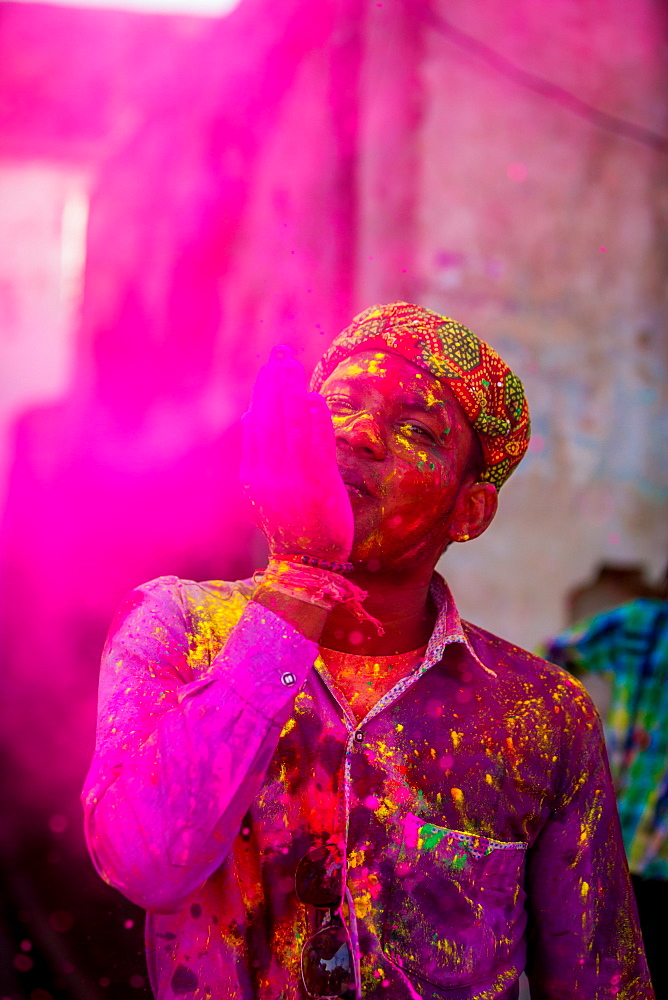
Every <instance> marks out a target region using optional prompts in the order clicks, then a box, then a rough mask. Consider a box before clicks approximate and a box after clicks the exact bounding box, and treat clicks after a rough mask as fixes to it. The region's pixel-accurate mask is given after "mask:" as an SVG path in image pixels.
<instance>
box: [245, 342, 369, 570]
mask: <svg viewBox="0 0 668 1000" xmlns="http://www.w3.org/2000/svg"><path fill="white" fill-rule="evenodd" d="M243 428H244V437H243V457H242V463H241V481H242V483H243V485H244V489H245V491H246V493H247V495H248V497H249V499H250V501H251V503H252V504H253V507H254V510H255V517H256V523H257V524H258V526H259V527H260V528H261V529H262V531H263V532H264V534H265V535H266V536H267V541H268V542H269V550H270V552H271V553H272V555H279V554H283V553H284V554H306V555H310V556H318V557H320V558H322V559H334V560H340V561H343V562H345V561H346V560H347V559H348V556H349V555H350V550H351V548H352V541H353V513H352V508H351V506H350V499H349V498H348V494H347V492H346V488H345V486H344V485H343V482H342V480H341V476H340V475H339V470H338V467H337V464H336V444H335V439H334V430H333V427H332V419H331V417H330V414H329V410H328V409H327V404H326V403H325V401H324V399H323V398H322V396H320V395H319V394H318V393H317V392H308V391H307V384H306V375H305V373H304V368H303V366H302V365H301V364H300V363H299V361H297V360H296V358H295V357H294V356H293V354H292V351H291V350H290V348H288V347H275V348H274V349H273V350H272V352H271V357H270V359H269V362H268V363H267V364H266V365H263V367H262V368H261V369H260V372H259V374H258V377H257V381H256V383H255V387H254V389H253V399H252V402H251V406H250V409H249V411H248V413H246V414H245V415H244V418H243Z"/></svg>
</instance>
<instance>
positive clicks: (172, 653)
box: [83, 576, 653, 1000]
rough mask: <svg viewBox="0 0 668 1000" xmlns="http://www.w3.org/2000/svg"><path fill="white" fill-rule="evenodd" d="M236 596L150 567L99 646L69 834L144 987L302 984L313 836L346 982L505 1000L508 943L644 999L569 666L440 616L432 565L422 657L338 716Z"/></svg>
mask: <svg viewBox="0 0 668 1000" xmlns="http://www.w3.org/2000/svg"><path fill="white" fill-rule="evenodd" d="M251 597H252V589H251V584H250V583H249V582H245V583H236V584H227V583H204V584H197V583H191V582H185V581H181V580H178V579H176V578H173V577H170V578H163V579H161V580H158V581H155V582H153V583H151V584H148V585H146V586H144V587H142V588H140V589H139V590H138V591H135V592H134V593H133V594H132V595H130V597H129V598H128V600H127V601H126V603H125V605H124V606H123V607H122V608H121V610H120V611H119V614H118V616H117V619H116V621H115V623H114V625H113V626H112V630H111V633H110V636H109V639H108V642H107V645H106V648H105V653H104V657H103V666H102V673H101V681H100V704H99V722H98V737H97V746H96V751H95V756H94V760H93V763H92V766H91V769H90V772H89V775H88V778H87V781H86V787H85V789H84V795H83V798H84V806H85V811H86V829H87V837H88V844H89V848H90V851H91V854H92V856H93V859H94V861H95V864H96V866H97V868H98V871H99V872H100V874H101V875H102V876H103V878H105V879H106V880H107V881H108V882H109V883H110V884H112V885H114V886H116V887H117V888H118V889H120V891H121V892H123V893H124V894H125V895H126V896H128V897H129V898H130V899H131V900H133V901H134V902H136V903H138V904H139V905H141V906H144V907H145V908H146V909H147V910H148V917H147V931H146V933H147V958H148V966H149V973H150V978H151V984H152V987H153V990H154V992H155V994H156V996H157V997H158V998H160V1000H172V998H176V997H186V998H188V1000H190V998H192V1000H205V998H211V1000H303V998H304V997H305V993H304V991H303V987H302V985H301V976H300V955H301V949H302V946H303V944H304V941H305V940H306V939H307V938H308V936H309V934H310V933H312V931H313V927H314V925H313V918H314V913H313V912H312V911H313V908H312V907H309V906H307V905H304V904H302V903H300V902H299V901H298V900H297V898H296V895H295V891H294V875H295V869H296V866H297V863H298V862H299V860H300V859H301V858H302V857H303V856H304V855H305V854H306V853H307V852H308V851H309V850H310V849H311V848H312V847H313V846H316V845H319V844H322V843H325V842H335V843H338V844H340V845H341V846H342V849H343V851H344V856H345V861H346V873H347V886H346V900H347V901H348V907H347V912H346V914H345V915H346V919H347V922H348V925H349V929H350V932H351V938H352V941H353V947H354V951H355V955H356V960H357V962H358V965H359V970H358V971H359V981H360V993H359V996H360V997H364V998H365V1000H366V998H369V1000H381V998H387V1000H415V998H425V1000H435V998H437V997H448V998H451V1000H514V998H516V997H517V995H518V978H519V975H520V973H521V971H522V969H523V968H524V967H525V955H526V951H527V945H528V964H527V972H528V976H529V980H530V983H531V988H532V993H533V994H534V997H535V998H540V1000H604V998H605V1000H613V998H616V1000H648V998H652V997H653V993H652V989H651V986H650V984H649V978H648V974H647V970H646V965H645V961H644V956H643V953H642V945H641V942H640V935H639V930H638V926H637V920H636V915H635V907H634V903H633V899H632V894H631V891H630V886H629V879H628V872H627V869H626V862H625V858H624V851H623V845H622V841H621V835H620V831H619V823H618V819H617V814H616V808H615V801H614V793H613V790H612V786H611V782H610V776H609V771H608V768H607V763H606V757H605V750H604V745H603V739H602V734H601V732H600V727H599V724H598V717H597V715H596V713H595V710H594V709H593V706H592V705H591V702H590V700H589V698H588V696H587V694H586V692H584V690H583V689H582V687H581V685H580V684H579V683H578V681H576V680H575V679H574V678H572V677H570V676H569V675H568V674H567V673H566V672H565V671H562V670H561V669H560V668H559V667H556V666H554V665H552V664H550V663H547V662H545V661H543V660H540V659H538V658H537V657H534V656H532V655H531V654H529V653H526V652H524V651H523V650H520V649H518V648H517V647H515V646H512V645H510V644H509V643H507V642H505V641H503V640H502V639H499V638H497V637H495V636H492V635H490V634H489V633H487V632H484V631H482V630H481V629H478V628H475V627H474V626H472V625H468V624H465V623H462V622H461V621H460V619H459V616H458V614H457V611H456V608H455V605H454V602H453V601H452V598H451V596H450V594H449V592H448V590H447V588H446V586H445V584H444V583H443V581H442V580H441V579H440V577H438V576H435V577H434V581H433V585H432V597H433V599H434V601H435V603H436V606H437V608H438V612H439V614H438V619H437V622H436V626H435V628H434V632H433V635H432V637H431V641H430V643H429V645H428V647H427V651H426V654H425V658H424V660H423V661H422V662H421V663H420V664H419V665H418V667H417V668H416V669H415V670H414V671H413V672H412V673H411V674H410V675H409V676H407V677H405V678H403V679H402V680H401V681H399V683H398V684H396V685H395V687H394V688H393V689H392V690H391V691H389V692H387V694H385V695H384V696H383V697H382V698H381V699H380V701H378V702H377V703H376V705H375V706H374V707H373V709H372V710H371V711H370V712H369V713H368V715H367V716H366V717H365V718H364V719H362V720H361V722H360V723H359V724H357V723H356V721H355V719H354V717H353V715H352V713H350V711H349V710H348V709H347V707H346V706H345V704H341V703H340V702H339V701H337V698H336V696H335V695H334V693H333V689H332V686H331V684H330V683H329V680H328V677H327V673H326V671H325V670H324V666H323V664H322V662H321V661H318V647H317V645H316V644H315V643H313V642H310V641H309V640H307V639H305V638H304V637H303V636H302V635H301V634H300V633H299V632H297V631H296V630H295V629H293V628H292V627H291V626H289V625H288V624H286V623H285V622H284V621H283V620H282V619H281V618H279V617H277V616H276V615H274V614H272V613H271V612H270V611H269V610H267V609H266V608H264V607H262V606H261V605H259V604H256V603H255V602H254V601H252V600H251ZM314 663H315V669H313V666H314ZM295 694H296V697H295Z"/></svg>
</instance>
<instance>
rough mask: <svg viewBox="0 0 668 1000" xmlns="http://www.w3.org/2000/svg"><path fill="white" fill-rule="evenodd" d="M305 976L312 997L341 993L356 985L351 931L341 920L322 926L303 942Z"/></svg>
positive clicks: (307, 988)
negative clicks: (349, 939)
mask: <svg viewBox="0 0 668 1000" xmlns="http://www.w3.org/2000/svg"><path fill="white" fill-rule="evenodd" d="M302 976H303V978H304V985H305V986H306V990H307V992H308V994H309V996H311V997H342V996H344V995H345V994H346V992H347V991H348V990H354V989H355V970H354V968H353V962H352V955H351V952H350V945H349V943H348V934H347V932H346V929H345V927H344V926H343V925H342V924H341V923H336V924H329V925H328V926H327V927H323V929H322V930H320V931H318V933H317V934H316V935H314V937H312V938H311V940H310V941H307V943H306V944H305V945H304V951H303V952H302Z"/></svg>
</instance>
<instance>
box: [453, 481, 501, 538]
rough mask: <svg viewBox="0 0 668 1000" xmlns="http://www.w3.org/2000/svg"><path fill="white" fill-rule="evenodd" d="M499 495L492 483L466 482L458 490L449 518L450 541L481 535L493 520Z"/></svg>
mask: <svg viewBox="0 0 668 1000" xmlns="http://www.w3.org/2000/svg"><path fill="white" fill-rule="evenodd" d="M498 505H499V496H498V493H497V491H496V486H494V484H493V483H466V485H464V486H463V487H462V489H461V490H460V491H459V495H458V497H457V500H456V501H455V506H454V510H453V512H452V518H451V520H450V528H449V532H448V533H449V535H450V541H451V542H467V541H468V540H469V538H477V537H478V535H482V533H483V531H485V530H486V529H487V528H488V527H489V525H490V524H491V523H492V521H493V520H494V515H495V514H496V511H497V507H498Z"/></svg>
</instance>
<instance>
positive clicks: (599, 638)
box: [548, 598, 668, 879]
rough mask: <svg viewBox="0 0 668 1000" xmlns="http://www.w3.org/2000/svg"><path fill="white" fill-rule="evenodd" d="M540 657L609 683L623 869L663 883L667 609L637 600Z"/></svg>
mask: <svg viewBox="0 0 668 1000" xmlns="http://www.w3.org/2000/svg"><path fill="white" fill-rule="evenodd" d="M548 655H549V656H550V659H554V661H555V662H556V663H561V664H562V665H563V666H565V667H571V668H575V669H580V670H585V671H587V672H590V673H593V674H599V675H601V676H603V677H609V678H610V680H611V681H612V697H611V705H610V711H609V712H608V713H607V717H606V718H605V719H604V720H603V727H604V731H605V741H606V745H607V748H608V754H609V758H610V769H611V771H612V777H613V782H614V785H615V789H616V791H617V806H618V809H619V816H620V819H621V825H622V834H623V837H624V846H625V847H626V852H627V857H628V860H629V867H630V868H631V871H632V872H634V873H635V874H637V875H643V876H645V877H646V878H662V879H668V603H667V602H666V601H658V600H650V599H647V598H640V599H638V600H636V601H630V602H629V603H628V604H623V605H622V606H621V607H619V608H615V609H614V610H612V611H606V612H603V613H601V614H598V615H594V616H593V617H592V618H590V619H588V620H587V621H586V622H583V623H581V624H580V625H576V626H574V627H573V628H572V629H568V631H566V632H563V633H562V634H561V635H559V636H557V638H556V639H553V640H552V642H551V643H550V646H549V652H548Z"/></svg>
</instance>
